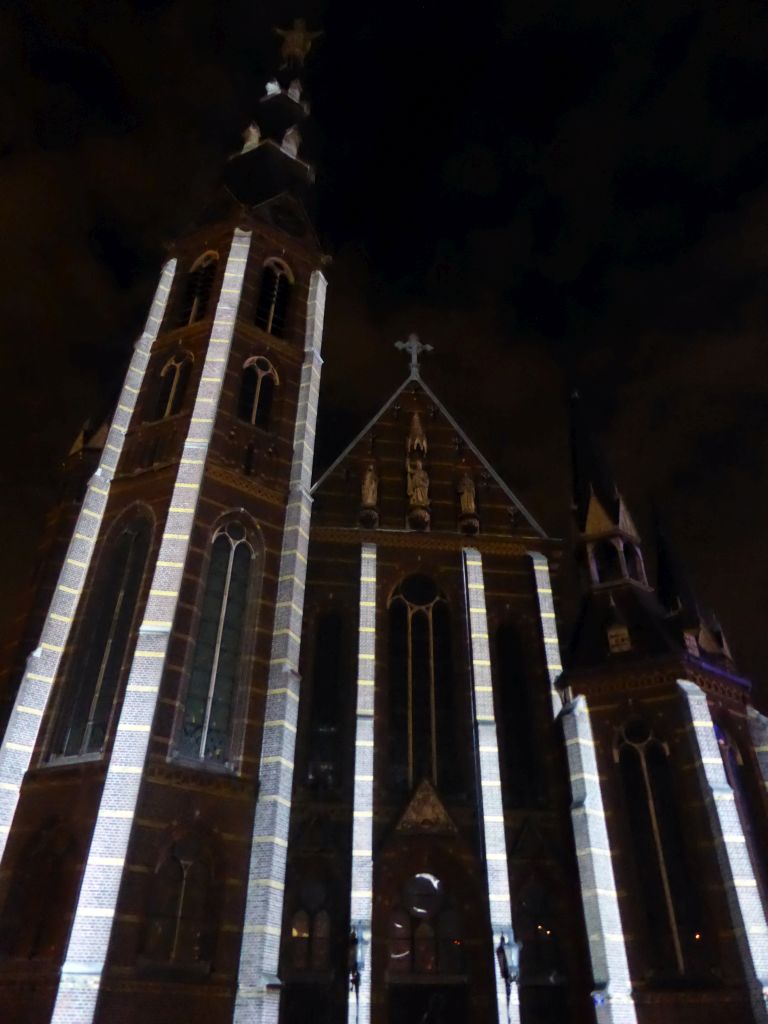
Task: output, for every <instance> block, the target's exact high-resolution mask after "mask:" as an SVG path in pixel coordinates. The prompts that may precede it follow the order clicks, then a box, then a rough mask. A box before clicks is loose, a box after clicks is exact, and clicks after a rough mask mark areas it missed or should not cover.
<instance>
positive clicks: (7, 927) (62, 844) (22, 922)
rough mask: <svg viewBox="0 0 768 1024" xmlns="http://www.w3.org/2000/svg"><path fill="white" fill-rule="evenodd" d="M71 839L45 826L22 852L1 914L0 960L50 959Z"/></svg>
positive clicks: (54, 827)
mask: <svg viewBox="0 0 768 1024" xmlns="http://www.w3.org/2000/svg"><path fill="white" fill-rule="evenodd" d="M73 846H74V844H73V842H72V837H71V835H70V834H69V833H68V832H66V831H65V830H64V829H63V828H62V827H61V826H59V825H58V824H56V823H55V822H53V823H48V824H46V825H44V826H43V827H42V828H41V829H40V830H39V831H38V832H36V833H35V834H34V835H33V836H32V837H31V839H29V840H28V841H27V842H26V843H25V844H24V846H23V847H22V850H21V853H20V855H19V858H18V860H17V861H16V864H15V866H14V869H13V872H12V874H11V878H10V882H9V884H8V889H7V892H6V897H5V900H4V902H3V905H2V908H0V910H1V911H2V913H0V956H13V957H23V958H24V959H31V958H32V957H46V958H48V957H53V956H55V955H56V951H57V947H58V945H59V942H60V941H61V940H62V938H63V936H62V932H61V929H62V922H63V920H64V916H65V914H66V908H65V905H64V904H65V902H66V896H67V894H66V893H65V892H64V891H63V890H64V873H65V870H66V867H67V866H68V864H69V861H70V858H71V856H72V853H73Z"/></svg>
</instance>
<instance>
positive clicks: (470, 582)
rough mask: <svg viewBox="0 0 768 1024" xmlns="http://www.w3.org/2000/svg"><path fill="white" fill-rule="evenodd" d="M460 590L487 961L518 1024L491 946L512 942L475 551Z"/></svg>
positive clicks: (467, 558) (500, 1000)
mask: <svg viewBox="0 0 768 1024" xmlns="http://www.w3.org/2000/svg"><path fill="white" fill-rule="evenodd" d="M464 586H465V595H466V603H467V618H468V620H469V638H470V644H471V653H472V687H473V706H474V712H475V729H476V732H477V747H478V758H477V764H478V771H479V775H480V778H479V780H478V781H479V783H480V786H479V790H480V804H481V806H480V807H479V808H478V810H479V812H480V814H481V815H482V819H483V838H484V841H485V861H486V876H487V885H488V906H489V911H490V917H491V933H492V936H493V939H492V942H493V944H492V946H491V948H490V949H489V950H488V957H489V960H490V962H491V963H492V964H493V972H494V977H495V979H496V1008H497V1019H498V1021H499V1024H519V1021H520V995H519V991H518V987H517V983H514V984H513V985H512V989H511V995H510V1000H509V1005H507V990H506V985H505V982H504V979H503V978H502V976H501V971H500V970H499V966H498V964H497V962H496V947H497V946H498V943H499V941H500V939H501V936H502V935H503V936H504V937H505V939H506V940H507V941H508V942H510V943H511V942H514V931H513V928H512V901H511V899H510V895H509V867H508V864H509V862H508V859H507V837H506V833H505V830H504V806H503V804H502V799H501V772H500V766H499V745H498V739H497V736H496V717H495V714H494V707H493V684H492V676H491V654H490V647H489V644H488V616H487V614H486V609H485V583H484V580H483V562H482V556H481V555H480V552H479V551H477V550H476V549H475V548H465V549H464Z"/></svg>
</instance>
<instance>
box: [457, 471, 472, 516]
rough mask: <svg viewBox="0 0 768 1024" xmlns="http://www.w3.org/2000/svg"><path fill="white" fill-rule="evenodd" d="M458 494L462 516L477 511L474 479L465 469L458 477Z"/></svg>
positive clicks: (470, 514)
mask: <svg viewBox="0 0 768 1024" xmlns="http://www.w3.org/2000/svg"><path fill="white" fill-rule="evenodd" d="M456 490H457V492H458V495H459V510H460V512H461V514H462V515H463V516H473V515H474V514H475V513H476V512H477V505H476V503H475V481H474V480H473V479H472V477H471V476H470V475H469V473H467V471H466V470H465V471H464V472H463V473H462V474H461V477H460V478H459V483H458V486H457V488H456Z"/></svg>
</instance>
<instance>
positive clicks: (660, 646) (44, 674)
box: [0, 23, 768, 1024]
mask: <svg viewBox="0 0 768 1024" xmlns="http://www.w3.org/2000/svg"><path fill="white" fill-rule="evenodd" d="M311 42H312V34H311V33H308V32H307V31H306V27H305V26H304V25H303V24H301V23H297V24H296V25H295V26H294V27H293V29H291V30H288V31H287V32H286V33H283V57H284V61H285V64H284V67H283V69H281V71H280V72H278V74H277V75H276V76H275V78H274V79H272V80H271V81H270V82H269V83H268V85H267V89H266V94H265V96H264V98H263V99H262V100H261V102H260V103H259V105H258V111H257V113H256V117H255V121H254V123H253V124H252V125H251V127H250V128H249V129H248V131H247V133H246V139H245V145H244V146H243V150H242V152H241V153H240V154H238V155H237V156H235V157H234V158H233V159H232V160H231V161H230V162H229V164H228V165H227V168H226V170H225V173H224V183H223V186H222V190H221V194H220V195H219V196H217V197H215V199H214V201H213V203H212V205H211V207H210V209H209V210H208V211H206V213H205V215H204V216H202V217H201V218H200V221H199V223H198V224H197V225H196V226H195V227H193V228H192V229H191V230H190V231H189V232H188V233H187V234H186V235H185V236H184V237H183V238H180V239H179V240H178V242H177V243H176V245H175V246H174V248H173V251H172V253H171V254H170V258H169V260H168V262H167V263H166V265H165V266H164V268H163V271H162V274H161V277H160V282H159V284H158V287H157V292H156V295H155V299H154V302H153V305H152V308H151V310H150V313H149V316H148V319H147V323H146V327H145V330H144V332H143V334H142V335H141V337H140V338H139V340H138V342H137V343H136V346H135V349H134V352H133V356H132V359H131V362H130V366H129V369H128V372H127V376H126V379H125V382H124V385H123V389H122V392H121V395H120V397H119V400H118V403H117V406H116V408H115V410H114V413H113V416H112V418H111V421H110V422H109V423H108V424H106V425H105V426H104V427H103V428H102V429H100V430H97V431H96V432H94V433H88V432H84V433H83V434H82V435H81V437H80V438H79V439H78V441H77V442H76V444H75V446H74V447H73V449H72V451H71V452H70V455H69V457H68V461H67V479H68V481H69V485H68V487H67V489H65V491H64V497H63V499H62V503H61V505H60V507H59V508H58V509H57V510H56V511H55V512H54V514H53V515H52V517H51V522H50V524H49V531H48V533H49V543H48V546H47V556H46V560H45V567H44V570H43V573H42V575H41V578H40V586H39V588H38V592H37V596H36V598H35V601H34V603H33V605H32V610H31V612H30V616H29V618H28V620H27V623H26V626H25V631H24V637H23V638H22V642H21V646H20V651H21V657H22V659H23V663H22V664H20V665H19V666H18V671H16V672H14V665H15V664H16V663H15V662H13V661H11V662H10V668H9V671H8V673H7V676H6V686H7V690H8V693H7V696H8V712H7V716H6V717H7V724H6V728H5V734H4V739H3V743H2V747H1V748H0V852H1V853H2V861H1V862H0V1014H1V1015H2V1019H4V1020H9V1021H11V1020H18V1021H22V1020H23V1021H25V1022H30V1024H44V1022H45V1024H47V1022H55V1024H91V1022H99V1024H103V1022H104V1024H105V1022H110V1024H112V1022H118V1024H120V1022H124V1024H129V1022H134V1021H139V1020H147V1021H162V1022H164V1024H165V1022H167V1024H175V1022H182V1021H184V1022H189V1021H194V1022H196V1021H200V1022H202V1021H205V1022H206V1024H225V1022H236V1024H246V1022H248V1024H267V1022H269V1024H297V1022H304V1021H307V1020H316V1021H317V1022H318V1024H341V1022H348V1024H410V1022H414V1024H417V1022H418V1024H459V1022H462V1024H463V1022H472V1024H474V1022H478V1024H562V1022H573V1024H582V1022H583V1024H592V1022H596V1024H636V1022H637V1024H693V1022H694V1021H695V1022H696V1024H717V1022H721V1021H723V1020H725V1019H727V1020H729V1021H731V1022H732V1024H747V1022H765V1021H768V1010H767V1009H766V998H767V996H768V927H767V925H766V911H767V910H768V870H767V869H766V851H768V792H767V790H766V786H767V785H768V719H766V718H765V717H764V716H763V715H762V714H761V713H760V712H759V711H758V710H757V709H756V708H755V707H754V706H753V705H752V702H751V698H750V686H749V683H748V681H746V680H745V679H743V678H741V677H740V676H739V675H738V673H737V671H736V669H735V668H734V665H733V662H732V660H731V658H730V655H729V652H728V650H727V646H726V644H725V641H724V639H723V637H722V634H721V632H720V631H719V628H718V626H717V624H716V622H715V621H714V620H713V619H712V617H711V616H707V615H704V614H703V613H702V612H701V611H700V610H699V609H698V607H697V605H696V602H695V599H694V598H693V596H692V595H691V594H690V592H689V590H688V588H687V586H686V584H685V581H684V579H683V577H682V575H681V573H680V572H679V570H678V568H677V566H676V565H675V563H674V559H673V558H672V556H671V555H670V553H669V552H668V551H667V549H666V547H665V546H664V544H663V543H662V542H661V541H659V543H658V545H657V547H658V557H657V561H658V572H657V574H656V579H655V582H651V581H650V580H649V577H648V575H647V573H646V568H645V554H646V553H647V550H646V549H644V547H643V544H642V542H641V538H640V537H639V534H638V531H637V529H636V527H635V525H634V523H633V521H632V518H631V515H630V513H629V510H628V509H627V507H626V506H625V504H624V502H623V500H622V498H621V496H620V494H619V492H618V490H617V488H616V486H615V484H614V482H613V480H612V479H611V477H610V474H608V473H607V472H606V471H605V467H604V466H603V464H602V462H601V461H600V459H599V458H598V457H597V456H596V455H595V453H594V447H593V445H592V442H591V440H590V438H589V435H588V431H587V430H586V429H584V428H583V427H582V426H581V419H580V417H581V414H580V412H579V411H578V409H575V410H574V451H575V469H576V472H575V485H574V507H575V514H576V520H577V522H576V526H577V531H576V532H577V534H578V540H577V542H576V545H575V549H574V548H573V546H572V545H564V543H563V542H562V541H558V540H556V539H553V538H550V537H549V536H547V534H546V532H545V531H544V530H543V529H542V527H541V526H540V525H539V523H538V522H537V520H536V519H535V518H534V517H533V515H531V513H530V512H529V511H528V510H527V509H526V508H525V507H524V506H523V505H522V504H521V502H520V501H519V500H518V498H517V497H516V496H515V494H514V493H513V491H512V490H510V489H509V487H508V486H507V485H506V483H505V482H504V481H502V480H501V479H500V478H499V476H498V474H497V473H496V472H495V470H494V469H493V467H492V466H491V465H490V464H489V463H488V461H487V460H486V459H485V458H484V457H483V455H482V454H481V453H480V452H479V451H478V450H477V448H476V447H475V446H474V445H473V443H472V442H471V440H470V438H469V436H468V434H467V433H466V431H465V429H464V427H463V426H462V425H460V424H459V423H457V422H456V421H455V420H454V418H453V417H452V415H451V414H450V412H449V411H448V410H447V409H446V408H445V407H444V406H443V404H442V403H441V401H440V399H439V397H438V396H437V395H435V394H434V393H433V391H432V390H431V389H430V387H429V385H428V382H427V380H425V376H426V377H428V368H426V369H425V366H424V364H425V363H426V361H427V358H428V356H427V349H428V346H425V345H422V344H421V342H420V341H419V340H418V338H416V337H415V336H411V337H410V338H409V339H408V340H407V341H405V342H403V343H401V344H400V347H401V348H402V350H403V356H401V357H399V358H403V357H404V358H405V359H406V360H407V361H408V363H409V365H408V367H407V373H406V374H405V379H404V381H403V383H402V385H401V386H400V387H399V388H398V389H397V391H396V392H395V393H394V394H393V395H391V396H389V397H388V398H387V397H386V396H384V395H382V401H383V405H382V407H381V409H380V410H379V411H378V412H375V413H374V414H373V415H372V418H371V420H370V422H369V423H368V425H367V426H366V427H365V428H364V429H363V430H362V431H361V433H360V434H359V435H358V437H357V438H356V439H355V440H354V441H353V442H352V443H351V444H350V446H349V447H348V448H347V449H346V450H345V451H344V452H342V453H341V454H340V455H339V457H338V458H337V460H336V461H335V462H334V463H333V464H332V465H331V466H330V467H329V468H328V469H327V470H326V471H325V472H324V473H323V474H322V475H321V476H319V477H317V478H315V479H313V475H312V474H313V452H314V438H315V428H316V418H317V408H318V400H319V393H320V377H321V366H322V358H321V342H322V328H323V311H324V305H325V292H326V277H325V269H326V266H327V262H328V261H327V258H326V256H325V255H324V254H323V252H322V249H321V246H320V244H319V242H318V240H317V238H316V235H315V233H314V230H313V227H312V223H311V220H310V219H309V217H308V216H307V213H306V209H307V202H308V196H309V194H310V192H311V187H312V180H313V171H312V168H311V166H310V165H309V164H308V163H307V162H305V160H304V159H303V150H302V140H301V128H302V124H303V122H304V121H305V119H306V117H307V115H308V106H307V104H306V102H305V100H304V99H303V97H302V85H301V65H302V63H303V60H304V58H305V57H306V55H307V53H308V52H309V49H310V47H311ZM570 559H575V560H576V561H577V563H578V565H579V568H580V571H581V575H582V581H583V599H582V604H581V610H580V613H579V615H578V618H577V620H576V622H575V623H566V622H565V621H564V616H563V613H562V608H561V595H560V589H561V575H562V572H561V570H562V566H563V564H564V562H565V560H570ZM566 630H567V633H568V635H569V641H568V644H567V645H566V644H565V642H564V640H565V636H566Z"/></svg>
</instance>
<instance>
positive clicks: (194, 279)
mask: <svg viewBox="0 0 768 1024" xmlns="http://www.w3.org/2000/svg"><path fill="white" fill-rule="evenodd" d="M218 265H219V254H218V253H217V252H205V253H203V255H202V256H200V257H199V258H198V259H196V260H195V262H194V263H193V264H192V267H191V269H190V271H189V273H188V274H187V279H186V281H185V282H184V291H183V293H182V300H181V306H180V307H179V327H186V326H187V325H188V324H194V323H197V321H198V320H204V319H205V318H206V316H208V314H209V313H210V311H211V310H210V306H211V294H212V292H213V281H214V278H215V277H216V269H217V267H218Z"/></svg>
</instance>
